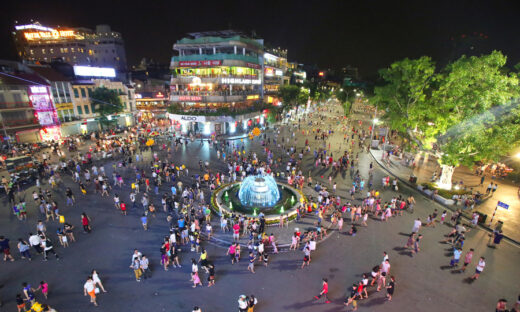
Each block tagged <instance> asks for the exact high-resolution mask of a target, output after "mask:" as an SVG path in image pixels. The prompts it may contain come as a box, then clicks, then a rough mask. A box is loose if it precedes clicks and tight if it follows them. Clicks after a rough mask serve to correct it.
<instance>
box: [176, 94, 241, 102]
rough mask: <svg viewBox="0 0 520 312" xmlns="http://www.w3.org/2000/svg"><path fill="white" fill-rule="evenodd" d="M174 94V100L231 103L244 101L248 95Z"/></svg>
mask: <svg viewBox="0 0 520 312" xmlns="http://www.w3.org/2000/svg"><path fill="white" fill-rule="evenodd" d="M222 94H223V95H172V96H170V100H171V101H172V102H203V103H231V102H243V101H245V100H246V98H247V95H224V94H225V92H224V93H222Z"/></svg>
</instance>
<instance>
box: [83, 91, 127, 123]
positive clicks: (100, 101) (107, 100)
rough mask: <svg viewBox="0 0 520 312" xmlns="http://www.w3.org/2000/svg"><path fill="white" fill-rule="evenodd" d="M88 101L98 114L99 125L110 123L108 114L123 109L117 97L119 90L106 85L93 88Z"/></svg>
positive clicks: (116, 112)
mask: <svg viewBox="0 0 520 312" xmlns="http://www.w3.org/2000/svg"><path fill="white" fill-rule="evenodd" d="M90 102H91V104H92V106H93V107H95V109H96V112H97V113H98V114H99V116H100V123H101V126H103V125H109V124H110V121H109V120H108V116H109V115H113V114H118V113H120V112H122V111H123V103H122V102H121V98H120V97H119V92H118V91H116V90H112V89H108V88H106V87H99V88H96V89H94V91H93V92H92V95H91V96H90Z"/></svg>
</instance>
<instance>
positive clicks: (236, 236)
mask: <svg viewBox="0 0 520 312" xmlns="http://www.w3.org/2000/svg"><path fill="white" fill-rule="evenodd" d="M239 238H240V225H239V224H238V223H235V225H233V242H235V241H236V242H238V240H239Z"/></svg>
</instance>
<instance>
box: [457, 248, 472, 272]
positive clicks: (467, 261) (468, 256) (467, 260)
mask: <svg viewBox="0 0 520 312" xmlns="http://www.w3.org/2000/svg"><path fill="white" fill-rule="evenodd" d="M474 251H475V250H474V249H473V248H470V250H469V251H468V252H466V255H465V256H464V265H463V266H462V268H461V269H460V271H461V272H465V271H466V267H467V266H468V265H469V264H470V263H471V260H472V259H473V252H474Z"/></svg>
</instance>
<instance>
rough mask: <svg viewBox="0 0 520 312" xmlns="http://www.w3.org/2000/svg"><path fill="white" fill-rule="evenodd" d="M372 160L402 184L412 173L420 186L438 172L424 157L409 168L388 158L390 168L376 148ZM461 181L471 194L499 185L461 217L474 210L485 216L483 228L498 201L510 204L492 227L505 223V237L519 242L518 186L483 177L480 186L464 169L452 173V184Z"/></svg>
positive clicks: (436, 166)
mask: <svg viewBox="0 0 520 312" xmlns="http://www.w3.org/2000/svg"><path fill="white" fill-rule="evenodd" d="M370 152H371V153H372V155H373V157H374V159H375V160H376V161H377V163H378V164H379V165H380V166H382V167H383V168H385V169H386V170H388V172H390V173H391V174H392V175H393V176H396V177H398V178H399V179H400V180H401V181H403V182H404V183H409V182H408V181H409V178H410V175H411V174H412V173H413V174H414V175H415V176H416V177H417V184H418V185H420V184H421V183H423V182H429V181H430V179H431V177H432V174H433V172H434V171H435V170H437V172H438V169H439V166H438V165H437V162H436V161H435V160H434V159H431V158H429V159H428V161H427V162H426V163H424V158H422V159H421V161H420V162H419V163H418V166H416V168H411V167H409V166H407V165H405V164H404V163H403V161H402V160H401V159H399V157H397V156H394V155H391V156H390V165H387V164H386V163H384V162H383V161H382V155H383V151H382V150H379V149H371V150H370ZM461 180H462V181H464V184H465V185H466V186H467V187H472V188H473V190H474V191H477V190H478V191H480V192H481V193H485V192H486V188H487V185H488V184H489V182H490V181H492V182H493V183H497V184H498V188H497V191H496V192H495V194H493V195H492V196H491V197H489V198H486V199H485V200H484V201H483V202H482V203H481V204H480V205H477V206H475V209H474V210H469V209H467V210H464V215H465V216H467V217H469V218H471V214H472V212H473V211H478V212H481V213H484V214H487V215H488V217H487V220H486V222H485V224H483V225H484V226H486V227H489V222H490V219H491V215H492V214H493V211H494V210H495V207H496V205H497V202H498V201H502V202H505V203H507V204H509V209H508V210H505V209H498V210H497V212H496V215H495V218H494V219H493V224H492V225H491V228H493V227H494V226H495V225H496V222H498V221H499V220H501V221H503V222H504V226H503V228H502V229H503V232H504V235H506V236H508V237H510V238H512V239H513V240H515V241H517V242H520V232H519V231H518V229H519V228H520V197H519V196H518V193H517V191H518V188H517V186H515V185H513V184H511V183H508V182H507V181H503V180H491V178H490V177H489V176H486V179H485V181H484V184H483V185H480V177H478V176H476V175H475V174H473V173H472V172H470V171H469V170H468V169H467V168H465V167H460V168H457V169H456V170H455V172H454V174H453V181H461ZM449 208H450V209H453V210H456V209H458V208H463V206H461V205H459V206H449Z"/></svg>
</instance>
